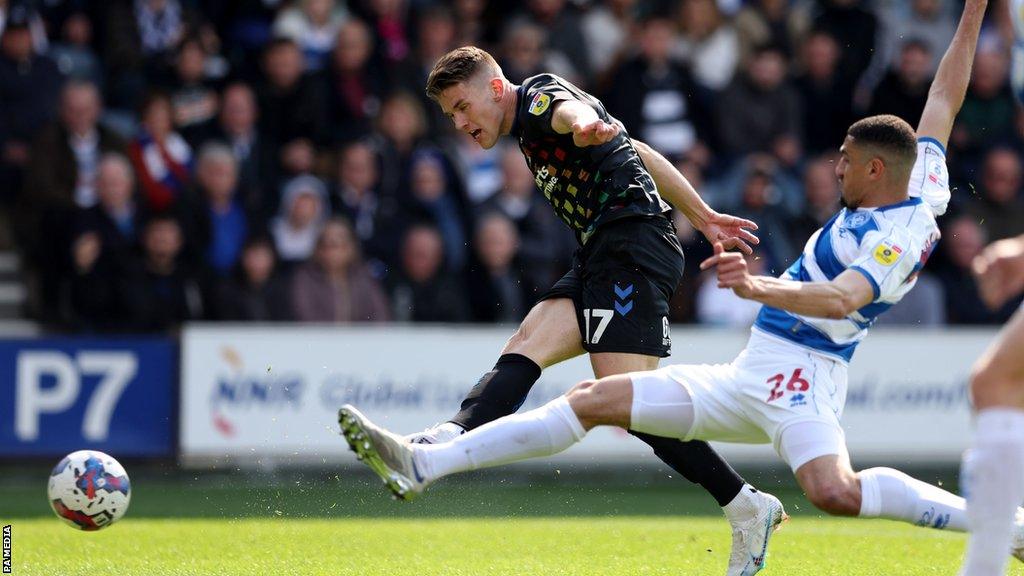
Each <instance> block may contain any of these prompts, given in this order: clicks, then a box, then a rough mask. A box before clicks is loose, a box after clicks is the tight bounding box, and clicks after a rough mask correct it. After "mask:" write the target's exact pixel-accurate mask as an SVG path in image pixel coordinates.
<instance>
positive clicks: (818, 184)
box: [787, 156, 841, 252]
mask: <svg viewBox="0 0 1024 576" xmlns="http://www.w3.org/2000/svg"><path fill="white" fill-rule="evenodd" d="M803 184H804V199H805V202H804V207H803V210H802V211H801V212H800V214H799V215H797V216H796V217H795V218H792V219H791V220H790V222H789V224H788V225H787V229H788V230H789V238H790V244H791V245H792V247H793V249H794V250H796V251H797V252H799V251H800V250H802V249H803V247H804V244H806V243H807V239H808V238H810V237H811V234H814V232H815V231H816V230H817V229H818V228H821V227H822V226H824V225H825V223H827V222H828V220H829V219H830V218H832V216H834V215H835V213H836V212H838V211H839V208H840V206H839V197H840V195H841V190H840V189H839V179H838V178H836V170H835V160H834V156H820V157H818V158H815V159H813V160H811V161H809V162H807V164H806V166H804V181H803Z"/></svg>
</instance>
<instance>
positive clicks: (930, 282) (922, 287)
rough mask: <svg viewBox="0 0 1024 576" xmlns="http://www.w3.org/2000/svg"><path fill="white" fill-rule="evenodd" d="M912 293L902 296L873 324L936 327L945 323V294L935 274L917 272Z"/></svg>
mask: <svg viewBox="0 0 1024 576" xmlns="http://www.w3.org/2000/svg"><path fill="white" fill-rule="evenodd" d="M912 293H913V296H912V297H910V298H906V297H904V298H903V299H902V300H900V301H899V302H897V303H896V304H894V305H893V307H892V308H890V309H889V311H888V312H886V313H885V314H882V315H881V316H879V317H878V320H877V321H876V322H875V326H914V327H936V326H944V325H945V324H946V294H945V292H944V291H943V288H942V282H941V281H940V280H939V279H938V278H937V277H936V276H934V275H933V274H930V273H928V272H922V273H921V274H919V275H918V276H917V284H915V285H914V288H913V291H912Z"/></svg>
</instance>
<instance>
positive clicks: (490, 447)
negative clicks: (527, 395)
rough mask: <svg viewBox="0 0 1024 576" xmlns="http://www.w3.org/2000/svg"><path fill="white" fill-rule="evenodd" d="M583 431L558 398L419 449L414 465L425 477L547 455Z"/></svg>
mask: <svg viewBox="0 0 1024 576" xmlns="http://www.w3.org/2000/svg"><path fill="white" fill-rule="evenodd" d="M586 433H587V432H586V430H584V429H583V426H582V425H581V424H580V420H579V418H577V417H576V413H575V412H573V411H572V407H571V406H569V399H568V398H566V397H565V396H559V397H558V398H557V399H555V400H552V401H551V402H549V403H547V404H545V405H544V406H541V407H540V408H537V409H536V410H530V411H529V412H524V413H522V414H512V415H511V416H505V417H504V418H499V419H497V420H495V421H493V422H489V423H487V424H484V425H483V426H481V427H479V428H476V429H474V430H471V431H469V432H466V433H465V434H462V435H461V436H459V437H458V438H455V439H454V440H452V441H451V442H447V443H444V444H432V445H431V444H428V445H423V446H418V447H417V450H416V463H417V464H419V465H420V469H421V470H424V471H425V472H426V475H427V478H429V479H430V480H436V479H438V478H440V477H442V476H447V475H448V474H454V473H455V472H463V471H466V470H476V469H477V468H488V467H491V466H500V465H501V464H508V463H510V462H517V461H519V460H526V459H527V458H537V457H539V456H550V455H552V454H557V453H559V452H561V451H562V450H565V449H566V448H568V447H569V446H572V445H573V444H575V443H576V442H579V441H580V440H582V439H583V436H584V435H585V434H586Z"/></svg>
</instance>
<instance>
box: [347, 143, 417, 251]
mask: <svg viewBox="0 0 1024 576" xmlns="http://www.w3.org/2000/svg"><path fill="white" fill-rule="evenodd" d="M378 162H379V160H378V159H377V154H376V152H375V151H374V150H373V147H372V146H370V144H369V143H367V142H362V141H359V142H352V143H351V144H348V145H347V146H344V147H343V148H342V149H341V151H340V153H339V154H338V179H337V181H336V182H335V185H334V188H333V190H332V193H331V205H332V207H333V211H334V212H335V213H338V214H341V215H342V216H345V217H346V218H348V220H349V221H350V222H351V223H352V229H353V231H354V232H355V234H356V237H357V238H358V239H359V243H360V244H361V245H362V246H363V251H364V253H365V254H366V255H368V256H372V257H375V258H379V259H381V260H383V261H385V262H396V261H397V260H398V245H399V242H400V237H401V228H402V226H403V224H404V223H403V216H404V214H401V212H400V211H401V210H402V206H400V205H399V203H398V202H397V199H395V198H387V199H382V198H381V197H380V195H379V194H377V182H378V181H379V179H380V169H379V166H378Z"/></svg>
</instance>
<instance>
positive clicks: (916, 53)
mask: <svg viewBox="0 0 1024 576" xmlns="http://www.w3.org/2000/svg"><path fill="white" fill-rule="evenodd" d="M931 62H932V55H931V53H930V52H929V48H928V44H927V43H925V42H922V41H920V40H908V41H906V42H904V43H903V45H902V47H901V48H900V56H899V60H898V61H897V64H896V67H895V69H893V70H890V71H889V72H888V73H887V74H886V75H885V78H883V79H882V82H881V83H880V84H879V85H878V87H877V88H875V92H874V94H873V95H872V98H871V106H870V107H869V108H868V115H869V116H873V115H875V114H893V115H895V116H899V117H900V118H902V119H904V120H906V121H907V122H909V123H910V125H911V126H916V125H917V123H918V121H920V120H921V112H923V111H924V105H925V102H927V101H928V89H929V88H930V87H931V83H932V74H931Z"/></svg>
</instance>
